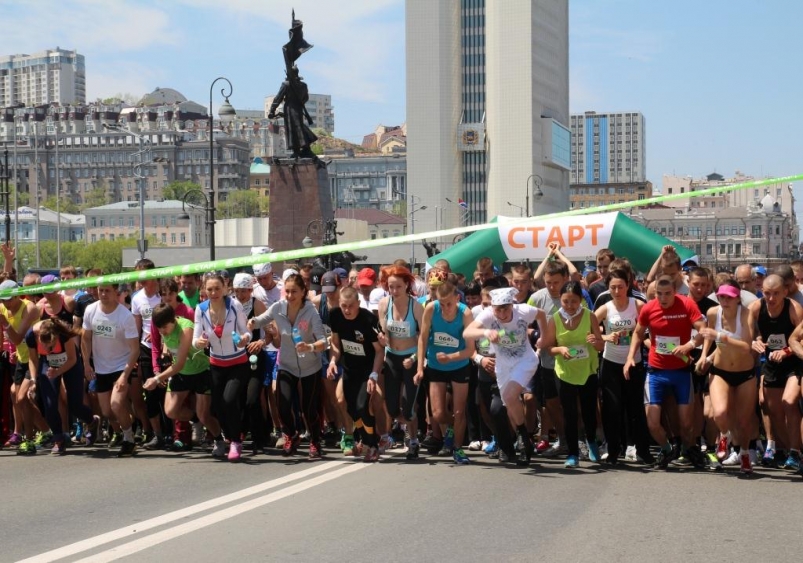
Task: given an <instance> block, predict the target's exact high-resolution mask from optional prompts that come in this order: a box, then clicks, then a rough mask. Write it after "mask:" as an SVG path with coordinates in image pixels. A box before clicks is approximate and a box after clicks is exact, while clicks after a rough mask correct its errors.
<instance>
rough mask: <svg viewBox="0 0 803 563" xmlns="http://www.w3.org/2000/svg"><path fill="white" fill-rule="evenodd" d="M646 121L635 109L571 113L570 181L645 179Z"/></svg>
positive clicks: (590, 181)
mask: <svg viewBox="0 0 803 563" xmlns="http://www.w3.org/2000/svg"><path fill="white" fill-rule="evenodd" d="M645 126H646V122H645V120H644V116H643V115H642V114H641V113H638V112H618V113H597V112H594V111H587V112H585V113H584V114H582V115H572V117H571V131H572V143H571V144H572V172H571V183H572V184H608V183H616V184H618V183H638V182H645V181H646V180H647V158H646V157H647V152H646V147H647V142H646V137H647V135H646V129H645Z"/></svg>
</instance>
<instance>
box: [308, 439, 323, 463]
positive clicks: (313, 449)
mask: <svg viewBox="0 0 803 563" xmlns="http://www.w3.org/2000/svg"><path fill="white" fill-rule="evenodd" d="M309 459H311V460H313V461H315V460H319V459H322V456H321V445H320V444H319V443H316V442H310V443H309Z"/></svg>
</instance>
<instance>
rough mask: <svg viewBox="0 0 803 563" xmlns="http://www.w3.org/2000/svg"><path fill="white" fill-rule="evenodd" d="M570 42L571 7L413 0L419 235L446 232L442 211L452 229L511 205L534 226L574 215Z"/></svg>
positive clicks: (410, 130) (412, 108)
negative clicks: (537, 220) (554, 216)
mask: <svg viewBox="0 0 803 563" xmlns="http://www.w3.org/2000/svg"><path fill="white" fill-rule="evenodd" d="M568 35H569V8H568V1H567V0H442V1H439V2H429V1H427V0H407V3H406V50H407V147H408V148H407V159H408V189H409V191H408V198H409V199H408V213H409V212H412V213H415V220H416V230H417V231H419V232H421V231H428V230H433V229H434V228H435V225H436V218H437V215H436V213H435V212H434V210H435V209H436V208H444V207H445V209H446V210H447V213H446V216H444V219H443V221H442V222H440V223H439V224H440V225H442V226H443V227H445V228H449V227H458V226H460V224H461V222H466V223H482V222H485V221H487V220H490V219H492V218H493V217H494V216H496V215H510V207H509V206H508V205H507V202H508V201H510V202H511V203H515V204H516V205H519V206H521V207H525V208H529V212H530V214H531V215H541V214H544V213H550V212H555V211H563V210H566V209H568V208H569V190H568V188H569V170H570V167H571V162H570V151H571V143H570V131H569V39H568ZM528 192H529V202H528V201H527V194H528ZM447 198H448V199H449V200H451V201H450V202H447V201H446V200H447ZM461 199H462V200H464V201H465V202H466V204H467V205H468V213H465V214H464V213H463V210H462V208H461V207H460V205H459V204H458V202H459V200H461ZM423 206H427V209H423ZM408 221H409V218H408Z"/></svg>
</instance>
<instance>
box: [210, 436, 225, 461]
mask: <svg viewBox="0 0 803 563" xmlns="http://www.w3.org/2000/svg"><path fill="white" fill-rule="evenodd" d="M212 457H226V442H225V441H223V440H215V446H214V447H213V448H212Z"/></svg>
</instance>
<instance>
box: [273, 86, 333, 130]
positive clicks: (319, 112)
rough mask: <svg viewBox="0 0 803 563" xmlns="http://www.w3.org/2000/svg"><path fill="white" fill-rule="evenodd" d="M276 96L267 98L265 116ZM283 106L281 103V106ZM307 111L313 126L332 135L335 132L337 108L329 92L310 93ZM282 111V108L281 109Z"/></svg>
mask: <svg viewBox="0 0 803 563" xmlns="http://www.w3.org/2000/svg"><path fill="white" fill-rule="evenodd" d="M275 97H276V96H267V97H266V98H265V117H267V116H268V110H270V106H271V104H272V103H273V99H274V98H275ZM281 107H282V106H281V105H280V106H279V108H281ZM306 108H307V111H308V112H309V114H310V117H312V126H313V127H320V128H321V129H323V130H324V131H326V132H327V133H329V134H330V135H333V134H334V132H335V108H333V107H332V96H330V95H329V94H310V95H309V101H308V102H307V104H306ZM279 111H281V109H280V110H279Z"/></svg>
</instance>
